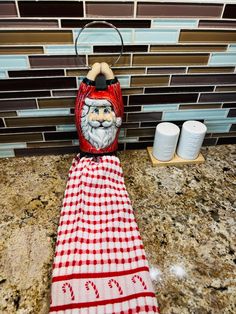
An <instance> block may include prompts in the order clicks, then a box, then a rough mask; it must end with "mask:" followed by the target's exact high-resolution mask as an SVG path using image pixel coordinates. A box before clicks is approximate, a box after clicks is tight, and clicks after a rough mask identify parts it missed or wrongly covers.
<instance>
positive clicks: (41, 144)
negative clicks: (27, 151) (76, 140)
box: [27, 141, 72, 148]
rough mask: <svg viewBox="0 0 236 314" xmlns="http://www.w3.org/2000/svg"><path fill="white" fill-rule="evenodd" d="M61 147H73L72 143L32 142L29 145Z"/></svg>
mask: <svg viewBox="0 0 236 314" xmlns="http://www.w3.org/2000/svg"><path fill="white" fill-rule="evenodd" d="M54 146H56V147H60V146H72V141H51V142H50V141H48V142H32V143H27V147H29V148H31V147H54Z"/></svg>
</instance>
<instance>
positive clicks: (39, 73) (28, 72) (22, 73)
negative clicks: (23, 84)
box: [8, 70, 64, 77]
mask: <svg viewBox="0 0 236 314" xmlns="http://www.w3.org/2000/svg"><path fill="white" fill-rule="evenodd" d="M8 75H9V77H39V76H64V71H63V70H23V71H22V70H21V71H8Z"/></svg>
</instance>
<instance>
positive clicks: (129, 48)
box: [93, 45, 148, 53]
mask: <svg viewBox="0 0 236 314" xmlns="http://www.w3.org/2000/svg"><path fill="white" fill-rule="evenodd" d="M93 51H94V52H95V53H104V52H108V53H114V52H117V53H119V52H120V46H117V45H116V46H113V45H112V46H94V47H93ZM123 51H124V52H147V51H148V46H147V45H125V46H124V50H123Z"/></svg>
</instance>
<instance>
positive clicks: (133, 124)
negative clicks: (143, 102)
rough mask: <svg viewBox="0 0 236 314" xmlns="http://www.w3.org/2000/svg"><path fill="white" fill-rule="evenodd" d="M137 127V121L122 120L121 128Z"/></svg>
mask: <svg viewBox="0 0 236 314" xmlns="http://www.w3.org/2000/svg"><path fill="white" fill-rule="evenodd" d="M138 127H139V123H138V122H137V123H134V122H123V123H122V126H121V128H122V129H125V128H138Z"/></svg>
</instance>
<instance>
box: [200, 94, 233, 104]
mask: <svg viewBox="0 0 236 314" xmlns="http://www.w3.org/2000/svg"><path fill="white" fill-rule="evenodd" d="M235 99H236V93H205V94H201V96H200V99H199V102H224V101H225V102H233V101H235Z"/></svg>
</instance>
